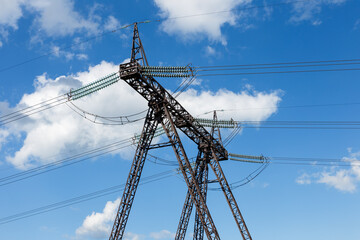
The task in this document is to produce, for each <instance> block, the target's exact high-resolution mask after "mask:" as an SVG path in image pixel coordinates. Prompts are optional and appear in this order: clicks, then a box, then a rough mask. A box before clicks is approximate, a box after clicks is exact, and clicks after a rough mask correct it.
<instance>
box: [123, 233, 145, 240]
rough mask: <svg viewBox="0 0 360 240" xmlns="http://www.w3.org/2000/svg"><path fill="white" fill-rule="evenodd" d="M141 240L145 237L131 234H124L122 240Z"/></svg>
mask: <svg viewBox="0 0 360 240" xmlns="http://www.w3.org/2000/svg"><path fill="white" fill-rule="evenodd" d="M142 239H145V236H143V235H141V234H136V233H131V232H126V233H125V234H124V240H142Z"/></svg>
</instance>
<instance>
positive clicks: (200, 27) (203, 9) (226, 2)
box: [154, 0, 252, 44]
mask: <svg viewBox="0 0 360 240" xmlns="http://www.w3.org/2000/svg"><path fill="white" fill-rule="evenodd" d="M251 1H252V0H183V1H177V0H154V2H155V4H156V6H157V7H158V8H159V9H160V15H161V16H162V17H163V18H166V20H165V22H163V23H162V25H161V28H162V29H163V30H164V31H165V32H166V33H168V34H171V35H177V36H180V37H182V38H183V39H189V38H191V39H193V38H196V37H199V36H203V35H205V36H206V37H208V38H209V39H210V40H212V41H218V42H221V43H222V44H226V39H225V37H224V36H223V35H222V32H221V27H222V26H224V25H225V24H229V25H235V24H236V20H237V19H238V17H239V16H237V15H236V14H235V13H234V12H233V10H234V9H235V8H236V7H238V6H241V5H245V4H248V3H250V2H251ZM211 12H220V13H217V14H211V15H206V14H204V15H201V14H202V13H211ZM189 15H200V16H196V17H188V18H181V16H189Z"/></svg>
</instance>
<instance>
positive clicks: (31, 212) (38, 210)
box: [0, 170, 177, 225]
mask: <svg viewBox="0 0 360 240" xmlns="http://www.w3.org/2000/svg"><path fill="white" fill-rule="evenodd" d="M175 174H177V172H176V171H175V170H170V171H165V172H161V173H158V174H154V175H151V176H148V177H145V178H143V179H142V181H141V182H140V184H139V185H144V184H148V183H151V182H154V181H159V180H161V179H164V178H167V177H171V176H173V175H175ZM124 186H125V184H120V185H116V186H112V187H109V188H106V189H102V190H99V191H96V192H92V193H89V194H85V195H81V196H78V197H74V198H71V199H68V200H64V201H61V202H57V203H53V204H49V205H46V206H43V207H39V208H35V209H32V210H29V211H24V212H21V213H18V214H14V215H11V216H7V217H3V218H0V225H3V224H6V223H10V222H14V221H18V220H21V219H24V218H28V217H32V216H35V215H39V214H42V213H46V212H50V211H54V210H56V209H60V208H64V207H67V206H71V205H74V204H78V203H81V202H85V201H89V200H92V199H96V198H100V197H103V196H107V195H110V194H113V193H117V192H120V191H122V190H123V188H124Z"/></svg>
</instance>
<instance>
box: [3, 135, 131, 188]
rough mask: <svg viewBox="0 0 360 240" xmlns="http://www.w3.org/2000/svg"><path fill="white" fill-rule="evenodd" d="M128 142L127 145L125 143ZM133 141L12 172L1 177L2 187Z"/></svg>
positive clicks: (93, 156)
mask: <svg viewBox="0 0 360 240" xmlns="http://www.w3.org/2000/svg"><path fill="white" fill-rule="evenodd" d="M125 144H126V145H125ZM132 144H133V143H132V142H131V140H130V139H125V140H122V141H118V142H115V143H112V144H108V145H105V146H102V147H98V148H95V149H92V150H89V151H85V152H82V153H78V154H75V155H73V156H69V157H65V158H63V159H60V160H58V161H54V162H50V163H48V164H44V165H41V166H39V167H34V168H30V169H28V170H25V171H22V172H19V173H16V174H12V175H9V176H6V177H2V178H0V187H2V186H5V185H9V184H12V183H15V182H19V181H22V180H25V179H28V178H31V177H34V176H38V175H41V174H44V173H47V172H50V171H54V170H57V169H60V168H64V167H67V166H71V165H74V164H76V163H80V162H83V161H86V160H89V159H92V158H96V157H99V156H103V155H106V154H109V153H112V152H116V151H118V150H121V149H124V148H126V147H130V146H131V145H132Z"/></svg>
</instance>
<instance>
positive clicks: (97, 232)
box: [76, 198, 139, 240]
mask: <svg viewBox="0 0 360 240" xmlns="http://www.w3.org/2000/svg"><path fill="white" fill-rule="evenodd" d="M119 203H120V198H118V199H117V200H115V201H113V202H111V201H109V202H107V203H106V205H105V207H104V209H103V211H102V212H98V213H96V212H93V213H92V214H91V215H89V216H87V217H86V218H85V220H84V222H83V224H82V225H81V226H80V227H79V228H78V229H76V237H77V239H105V238H106V237H108V236H109V234H110V231H111V227H112V223H113V221H114V219H115V214H116V210H117V208H118V206H119ZM130 239H134V240H135V239H139V238H130Z"/></svg>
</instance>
